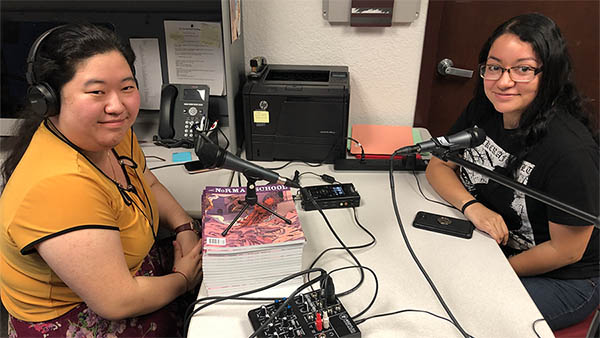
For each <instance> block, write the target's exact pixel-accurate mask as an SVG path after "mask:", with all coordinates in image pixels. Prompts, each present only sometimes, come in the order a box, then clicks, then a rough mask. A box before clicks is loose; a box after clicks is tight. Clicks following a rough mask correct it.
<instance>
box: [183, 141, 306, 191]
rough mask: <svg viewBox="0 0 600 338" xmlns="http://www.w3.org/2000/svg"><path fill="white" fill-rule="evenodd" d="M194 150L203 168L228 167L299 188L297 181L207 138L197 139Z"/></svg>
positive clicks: (257, 177) (272, 181)
mask: <svg viewBox="0 0 600 338" xmlns="http://www.w3.org/2000/svg"><path fill="white" fill-rule="evenodd" d="M195 151H196V155H197V156H198V160H199V161H200V163H201V165H202V167H203V168H205V169H210V168H223V169H229V170H233V171H239V172H241V173H242V174H244V175H245V176H246V177H251V178H254V179H261V180H265V181H268V182H269V183H277V184H283V185H285V186H287V187H291V188H298V189H300V188H301V187H300V185H299V184H298V183H296V182H294V181H292V180H290V179H287V178H285V177H281V176H279V174H277V173H276V172H274V171H272V170H269V169H266V168H263V167H261V166H258V165H256V164H254V163H252V162H249V161H246V160H242V159H241V158H239V157H237V156H235V155H233V154H232V153H230V152H228V151H227V150H225V149H223V148H221V147H219V146H218V145H216V144H214V143H212V142H210V141H209V140H206V141H204V142H203V140H200V139H199V140H198V142H197V143H196V149H195Z"/></svg>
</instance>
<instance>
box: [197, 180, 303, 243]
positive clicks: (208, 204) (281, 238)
mask: <svg viewBox="0 0 600 338" xmlns="http://www.w3.org/2000/svg"><path fill="white" fill-rule="evenodd" d="M256 195H257V197H258V202H259V203H261V204H262V205H264V206H265V207H267V208H269V209H271V210H272V211H274V212H276V213H277V214H279V215H280V216H283V217H285V218H287V219H289V220H290V221H291V222H292V223H291V224H287V223H286V222H285V221H283V220H282V219H280V218H279V217H277V216H275V215H273V214H271V213H270V212H268V211H267V210H264V209H263V208H261V207H259V206H258V205H254V206H250V207H248V208H247V209H246V210H245V211H244V213H243V214H242V215H241V216H240V217H239V218H238V219H237V221H236V223H235V224H234V225H233V227H232V228H231V229H230V230H229V232H228V233H227V235H226V236H225V237H224V236H222V235H221V233H222V232H223V231H224V230H225V229H226V228H227V227H228V226H229V224H230V223H231V221H232V220H233V219H234V218H235V217H236V215H237V214H238V213H239V212H240V211H241V210H242V208H243V207H244V205H245V204H244V203H245V202H244V199H245V196H246V187H207V188H206V189H205V190H204V193H203V195H202V214H203V217H202V223H203V231H202V240H203V241H204V243H203V244H204V251H205V252H210V251H215V250H216V251H240V250H241V251H243V250H253V249H264V247H265V246H278V245H289V244H298V243H304V242H305V238H304V232H303V231H302V227H301V225H300V222H299V221H298V211H297V210H296V205H295V203H294V201H293V199H292V192H291V190H290V188H289V187H286V186H283V185H278V184H269V185H263V186H256Z"/></svg>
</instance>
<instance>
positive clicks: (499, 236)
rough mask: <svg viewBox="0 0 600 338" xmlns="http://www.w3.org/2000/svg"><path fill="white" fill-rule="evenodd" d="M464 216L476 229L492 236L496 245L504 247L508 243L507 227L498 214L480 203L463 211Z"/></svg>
mask: <svg viewBox="0 0 600 338" xmlns="http://www.w3.org/2000/svg"><path fill="white" fill-rule="evenodd" d="M465 216H466V217H467V218H468V219H469V221H471V222H472V223H473V225H475V227H476V228H477V229H479V230H481V231H483V232H485V233H487V234H488V235H490V236H492V238H493V239H494V240H495V241H496V242H497V243H498V244H501V245H506V243H507V242H508V227H507V226H506V223H505V222H504V219H503V218H502V216H500V214H498V213H496V212H494V211H492V210H490V209H488V208H487V207H486V206H484V205H483V204H481V203H475V204H473V205H470V206H469V207H468V208H467V209H466V210H465Z"/></svg>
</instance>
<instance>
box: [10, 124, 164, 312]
mask: <svg viewBox="0 0 600 338" xmlns="http://www.w3.org/2000/svg"><path fill="white" fill-rule="evenodd" d="M132 143H133V144H132ZM114 151H116V153H117V156H127V157H128V158H132V159H133V161H134V162H135V163H137V164H138V167H137V169H134V168H132V167H128V166H125V171H126V175H127V176H128V177H129V179H130V180H131V184H132V185H133V186H134V187H135V189H136V190H137V194H136V193H134V192H124V193H123V194H124V196H122V194H121V192H120V191H119V189H118V188H117V185H116V184H115V183H114V182H113V181H112V180H110V179H109V178H108V177H107V176H105V175H104V174H103V173H102V172H101V171H100V170H99V169H97V168H96V167H95V166H94V165H93V164H91V163H90V162H89V161H88V160H87V159H86V158H85V157H84V156H83V155H82V154H81V153H79V152H78V151H77V150H76V149H74V148H73V147H71V146H69V145H68V144H67V143H66V142H65V141H63V140H62V139H61V138H59V137H58V135H57V134H55V132H54V131H51V130H49V129H48V127H47V126H46V125H45V124H44V123H42V124H41V125H40V127H39V128H38V129H37V131H36V132H35V134H34V136H33V138H32V140H31V143H30V145H29V147H28V148H27V151H26V152H25V154H24V155H23V158H22V159H21V161H20V162H19V164H18V165H17V167H16V169H15V171H14V172H13V174H12V176H11V178H10V180H9V181H8V183H7V184H6V187H5V189H4V191H3V193H2V196H0V272H1V273H0V295H1V297H2V303H4V306H5V307H6V309H7V310H8V312H9V313H10V314H11V315H13V316H14V317H16V318H18V319H21V320H24V321H29V322H37V321H45V320H50V319H54V318H56V317H59V316H61V315H63V314H64V313H66V312H68V311H69V310H71V309H73V308H74V307H75V306H77V305H78V304H79V303H81V302H82V300H81V298H79V296H78V295H77V294H75V293H74V292H73V291H71V289H69V288H68V287H67V286H66V285H65V283H64V282H63V281H62V280H61V279H60V278H59V277H58V276H57V275H56V274H55V273H54V272H53V271H52V270H51V269H50V267H49V266H48V265H47V264H46V262H45V261H44V260H43V259H42V258H41V256H40V255H39V254H38V253H37V251H36V248H35V245H36V244H38V243H40V242H42V241H44V240H45V239H48V238H51V237H55V236H60V235H61V234H64V233H66V232H69V231H76V230H80V229H89V228H101V229H113V230H115V231H120V234H121V241H122V243H123V251H124V253H125V259H126V261H127V266H128V267H129V270H130V271H131V273H132V275H133V274H135V272H136V271H137V270H138V269H139V268H140V266H141V264H142V261H143V259H144V257H146V255H147V254H148V252H149V250H150V248H151V246H152V244H153V243H154V237H153V233H155V232H156V231H157V228H158V209H157V208H156V203H155V201H154V197H153V195H152V192H151V191H150V188H149V186H148V185H147V184H146V182H145V180H144V179H143V172H144V170H145V169H146V161H145V159H144V154H143V152H142V150H141V149H140V147H139V145H138V143H137V139H136V138H135V135H134V134H133V132H132V131H129V133H127V135H126V137H125V138H124V139H123V141H121V143H119V145H117V146H116V147H115V148H114ZM144 192H145V194H147V199H146V196H145V194H144ZM125 195H127V196H125ZM126 198H129V199H130V200H131V201H133V203H132V204H131V205H127V204H129V203H126ZM149 203H150V205H152V209H150V208H149V207H148V204H149ZM136 205H137V206H136ZM144 214H145V215H144ZM151 214H152V216H151ZM150 218H153V222H152V224H153V225H154V227H155V229H151V227H150V222H149V220H148V219H150Z"/></svg>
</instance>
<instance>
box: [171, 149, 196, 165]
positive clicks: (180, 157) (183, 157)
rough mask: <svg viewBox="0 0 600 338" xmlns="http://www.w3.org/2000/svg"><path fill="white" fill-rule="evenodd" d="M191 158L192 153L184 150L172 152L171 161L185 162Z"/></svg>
mask: <svg viewBox="0 0 600 338" xmlns="http://www.w3.org/2000/svg"><path fill="white" fill-rule="evenodd" d="M191 160H192V153H191V152H189V151H184V152H181V153H173V162H187V161H191Z"/></svg>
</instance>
